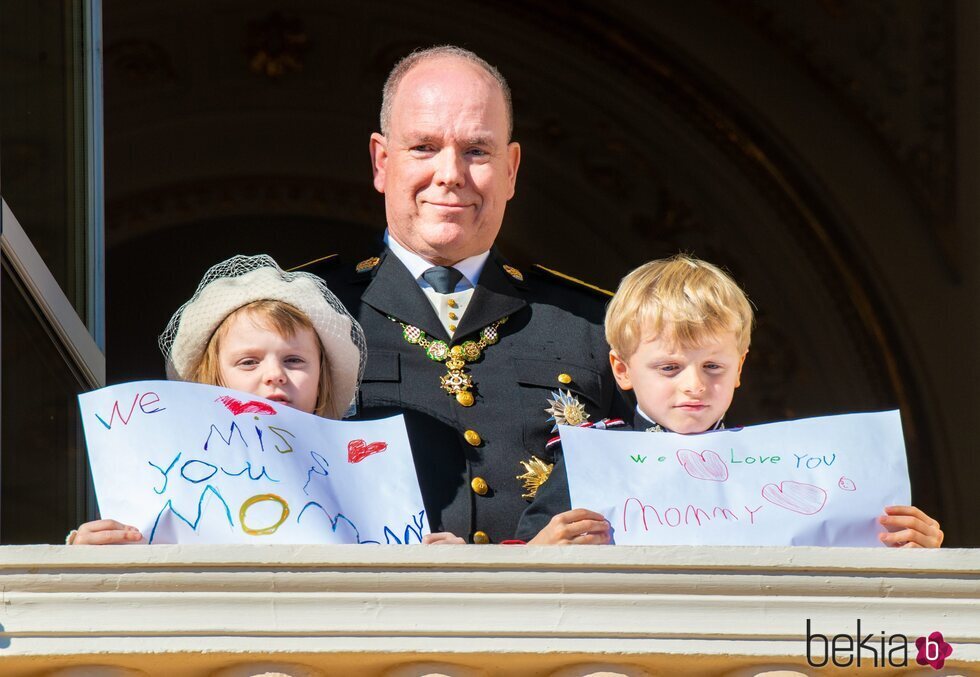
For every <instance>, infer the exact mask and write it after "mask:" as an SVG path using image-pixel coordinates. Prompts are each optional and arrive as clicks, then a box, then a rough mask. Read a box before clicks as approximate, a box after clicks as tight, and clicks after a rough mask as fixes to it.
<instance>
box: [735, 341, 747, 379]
mask: <svg viewBox="0 0 980 677" xmlns="http://www.w3.org/2000/svg"><path fill="white" fill-rule="evenodd" d="M748 354H749V351H748V350H746V351H745V352H744V353H742V358H741V359H740V360H739V361H738V374H736V375H735V387H736V388H738V387H739V386H740V385H742V365H743V364H745V358H746V357H747V356H748Z"/></svg>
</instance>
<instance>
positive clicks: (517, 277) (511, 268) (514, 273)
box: [504, 265, 524, 282]
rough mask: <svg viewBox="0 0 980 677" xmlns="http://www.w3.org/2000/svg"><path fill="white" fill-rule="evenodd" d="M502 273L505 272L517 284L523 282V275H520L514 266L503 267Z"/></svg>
mask: <svg viewBox="0 0 980 677" xmlns="http://www.w3.org/2000/svg"><path fill="white" fill-rule="evenodd" d="M504 272H506V273H507V274H508V275H510V276H511V277H512V278H514V279H515V280H517V281H518V282H523V281H524V273H522V272H521V271H519V270H518V269H517V268H515V267H514V266H507V265H505V266H504Z"/></svg>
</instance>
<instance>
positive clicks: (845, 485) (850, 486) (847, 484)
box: [837, 475, 857, 491]
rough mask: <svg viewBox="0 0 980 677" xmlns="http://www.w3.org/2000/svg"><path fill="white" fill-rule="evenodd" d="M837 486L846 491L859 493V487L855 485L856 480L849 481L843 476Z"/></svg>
mask: <svg viewBox="0 0 980 677" xmlns="http://www.w3.org/2000/svg"><path fill="white" fill-rule="evenodd" d="M837 486H839V487H840V488H841V489H843V490H844V491H857V486H856V485H855V484H854V480H851V479H848V478H846V477H844V476H843V475H841V478H840V479H839V480H838V481H837Z"/></svg>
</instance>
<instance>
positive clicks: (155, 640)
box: [0, 545, 980, 677]
mask: <svg viewBox="0 0 980 677" xmlns="http://www.w3.org/2000/svg"><path fill="white" fill-rule="evenodd" d="M808 622H809V632H810V635H811V641H810V642H809V644H808V642H807V632H808V630H807V628H808V625H807V623H808ZM858 622H860V631H859V630H858V628H857V623H858ZM0 626H2V627H0V674H2V675H4V676H11V677H16V676H18V675H36V674H60V675H82V674H85V675H101V674H105V675H130V674H132V675H168V676H169V675H188V676H191V675H193V676H195V677H196V676H202V677H203V676H205V675H215V676H218V677H238V676H244V675H256V674H263V673H272V674H287V675H292V676H294V677H299V676H304V677H305V676H307V675H318V674H343V675H396V676H397V675H423V674H441V675H467V676H468V675H493V674H506V675H560V676H568V677H570V676H572V675H588V674H607V673H612V674H625V675H644V674H649V675H660V674H663V675H733V676H735V675H739V676H741V675H756V674H763V673H767V672H774V671H779V670H788V671H790V672H789V673H778V672H777V673H776V674H808V675H810V674H817V675H823V674H828V675H831V674H841V675H844V674H847V675H850V674H863V671H865V670H867V671H868V674H872V675H888V674H903V675H907V674H918V671H919V670H921V671H922V673H921V674H940V673H936V672H934V671H933V668H932V667H930V666H924V667H922V666H919V665H918V664H917V663H916V657H917V655H918V649H917V648H916V645H915V641H916V639H917V638H918V637H921V636H928V635H929V634H930V633H931V632H933V631H939V632H941V633H942V635H943V638H944V640H945V641H946V642H948V643H949V644H950V645H951V646H952V649H953V652H952V654H951V655H950V656H949V658H948V659H947V660H946V666H945V672H944V673H942V674H947V675H948V674H976V672H977V671H980V550H943V551H925V550H901V551H892V550H886V549H883V548H880V549H878V548H876V549H848V548H840V549H822V548H749V547H745V548H732V547H642V548H641V547H623V546H618V547H616V546H613V547H550V548H535V547H521V546H431V547H425V546H272V545H269V546H213V547H202V546H193V547H192V546H120V547H84V546H76V547H65V546H7V547H4V548H0ZM858 632H860V636H859V637H857V638H855V635H857V634H858ZM868 635H870V638H869V637H868ZM835 636H838V637H837V638H836V639H835ZM906 639H907V640H908V641H907V643H906V641H905V640H906ZM808 646H809V652H808ZM835 649H836V651H835ZM882 649H883V650H882ZM808 658H809V661H810V663H812V664H815V665H820V664H822V663H826V664H825V665H824V666H823V667H813V666H811V665H810V664H808ZM858 658H860V660H861V668H860V671H859V670H858V668H857V660H858ZM835 660H836V662H837V664H838V667H835V664H834V661H835ZM848 661H850V663H849V664H848ZM875 664H877V668H875Z"/></svg>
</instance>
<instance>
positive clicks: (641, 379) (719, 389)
mask: <svg viewBox="0 0 980 677" xmlns="http://www.w3.org/2000/svg"><path fill="white" fill-rule="evenodd" d="M746 353H747V351H746V352H739V349H738V345H737V342H736V340H735V332H727V333H725V334H722V335H721V336H719V337H717V338H714V339H710V340H708V341H706V342H705V343H702V344H701V345H698V346H695V347H693V348H682V347H680V346H677V345H672V344H669V343H668V342H667V341H665V340H663V339H661V338H660V337H651V336H647V335H645V336H644V340H643V341H641V342H640V345H639V347H638V348H637V349H636V352H635V353H633V354H632V355H631V356H630V357H629V358H628V359H625V360H624V359H622V358H621V357H620V356H619V355H617V354H616V352H615V351H610V353H609V362H610V363H611V364H612V370H613V375H614V376H615V377H616V382H617V383H619V386H620V387H621V388H622V389H623V390H635V391H636V400H637V402H638V403H639V405H640V409H642V410H643V413H645V414H646V415H647V416H651V417H653V420H654V422H655V423H659V424H660V425H662V426H664V427H665V428H668V429H669V430H672V431H673V432H676V433H685V434H686V433H700V432H704V431H706V430H708V429H710V428H711V427H712V426H713V425H714V424H715V423H717V422H718V421H719V420H720V419H721V418H722V417H723V416H724V415H725V412H726V411H728V407H729V405H730V404H731V403H732V396H733V395H734V394H735V388H737V387H738V386H739V383H740V381H739V379H740V377H741V374H742V363H743V362H744V361H745V355H746Z"/></svg>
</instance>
